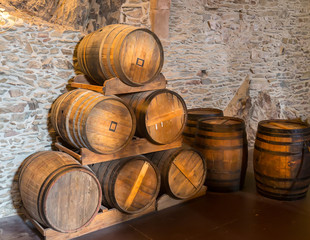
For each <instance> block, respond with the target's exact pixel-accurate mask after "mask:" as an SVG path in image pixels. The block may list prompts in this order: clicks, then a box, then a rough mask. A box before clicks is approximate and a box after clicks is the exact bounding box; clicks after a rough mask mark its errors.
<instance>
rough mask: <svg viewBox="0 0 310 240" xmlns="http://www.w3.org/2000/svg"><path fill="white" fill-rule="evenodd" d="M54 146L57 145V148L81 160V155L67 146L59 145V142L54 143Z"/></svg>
mask: <svg viewBox="0 0 310 240" xmlns="http://www.w3.org/2000/svg"><path fill="white" fill-rule="evenodd" d="M55 147H57V148H58V149H59V150H61V151H63V152H65V153H68V154H69V155H71V156H72V157H74V158H75V159H77V160H79V161H80V160H81V155H79V154H77V153H75V152H73V151H72V150H70V149H69V148H66V147H64V146H63V145H61V144H60V143H55Z"/></svg>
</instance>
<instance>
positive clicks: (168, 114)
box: [120, 89, 187, 144]
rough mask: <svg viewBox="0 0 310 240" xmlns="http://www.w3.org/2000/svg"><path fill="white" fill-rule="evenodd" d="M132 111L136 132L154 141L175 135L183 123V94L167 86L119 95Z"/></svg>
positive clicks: (162, 140) (171, 138)
mask: <svg viewBox="0 0 310 240" xmlns="http://www.w3.org/2000/svg"><path fill="white" fill-rule="evenodd" d="M120 97H121V98H122V99H123V100H124V101H125V102H126V103H127V104H128V105H129V106H131V107H132V108H133V110H134V112H135V115H136V120H137V131H136V135H137V136H139V137H144V138H146V139H147V140H149V141H150V142H153V143H155V144H168V143H171V142H173V141H175V140H176V139H177V138H179V137H180V136H181V134H182V132H183V129H184V127H185V123H186V119H187V109H186V105H185V102H184V100H183V98H182V97H181V96H180V95H179V94H177V93H176V92H173V91H170V90H168V89H160V90H155V91H147V92H140V93H133V94H126V95H121V96H120Z"/></svg>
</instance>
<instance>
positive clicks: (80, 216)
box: [19, 151, 101, 232]
mask: <svg viewBox="0 0 310 240" xmlns="http://www.w3.org/2000/svg"><path fill="white" fill-rule="evenodd" d="M19 189H20V194H21V199H22V202H23V206H24V208H25V209H26V211H27V212H28V214H29V215H30V216H31V217H32V218H33V219H35V220H36V221H37V222H39V223H41V224H42V225H44V226H46V227H51V228H53V229H54V230H56V231H60V232H74V231H77V230H79V229H81V228H83V227H84V226H86V225H87V224H89V223H90V222H91V220H92V219H93V218H94V217H95V215H96V214H97V212H98V210H99V207H100V205H101V188H100V184H99V182H98V180H97V178H96V176H95V175H94V174H93V173H92V172H91V171H90V170H89V169H87V168H85V167H83V166H81V165H80V164H79V163H78V162H77V161H76V160H75V159H74V158H72V157H71V156H69V155H68V154H65V153H62V152H53V151H43V152H37V153H34V154H32V155H30V156H29V157H28V158H26V160H25V161H24V162H23V164H22V166H21V170H20V174H19Z"/></svg>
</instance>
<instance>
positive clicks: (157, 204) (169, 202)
mask: <svg viewBox="0 0 310 240" xmlns="http://www.w3.org/2000/svg"><path fill="white" fill-rule="evenodd" d="M70 85H71V87H74V88H83V89H88V90H92V91H96V92H99V93H102V94H104V95H116V94H125V93H134V92H143V91H149V90H157V89H165V88H166V79H165V77H164V76H163V74H159V76H158V77H157V78H156V79H154V80H153V81H152V82H151V83H148V84H146V85H143V86H138V87H131V86H128V85H126V84H124V83H123V82H122V81H120V79H118V78H112V79H109V80H106V81H105V82H104V84H103V86H99V85H94V84H93V83H92V82H91V80H89V79H87V77H86V76H84V75H78V76H76V77H75V78H74V79H73V82H71V83H70ZM182 144H183V143H182V137H180V138H179V139H177V140H176V141H174V142H172V143H170V144H166V145H157V144H153V143H151V142H149V141H147V139H145V138H136V137H135V138H133V139H132V140H131V141H130V143H129V144H128V145H127V146H126V147H124V148H123V149H121V150H120V151H118V152H116V153H113V154H98V153H95V152H92V151H90V150H88V149H87V148H80V149H77V150H72V148H71V147H69V146H67V144H66V143H64V142H62V140H61V138H60V137H57V138H56V143H55V146H56V147H57V148H58V149H59V150H60V151H63V152H66V153H67V154H69V155H71V156H72V157H74V158H75V159H77V160H78V161H79V162H80V163H81V165H90V164H95V163H100V162H106V161H113V160H116V159H120V158H124V157H131V156H136V155H141V154H147V153H152V152H158V151H163V150H169V149H173V148H179V147H181V146H182ZM206 191H207V187H206V186H203V187H202V188H201V189H200V191H199V192H198V193H196V194H195V195H194V196H192V197H191V198H188V199H185V200H177V199H173V198H171V197H170V196H169V195H167V194H163V195H161V196H158V197H157V199H156V201H154V203H152V205H151V206H150V207H148V208H147V209H145V210H144V211H143V212H140V213H137V214H126V213H122V212H120V211H119V210H117V209H115V208H112V209H108V208H106V207H104V206H101V208H100V210H99V212H98V213H97V215H96V216H95V218H94V219H93V220H92V221H91V222H90V224H89V225H88V226H86V227H84V228H83V229H81V230H79V231H76V232H73V233H61V232H58V231H55V230H53V229H51V228H45V227H43V226H42V225H41V224H40V223H38V222H37V221H36V220H34V219H32V218H31V217H30V216H29V215H28V214H27V212H26V211H24V212H25V215H26V217H27V218H28V219H29V220H30V221H31V223H32V224H33V225H34V226H35V227H36V228H37V230H38V231H39V232H40V233H41V235H42V236H43V237H44V239H46V240H62V239H72V238H75V237H79V236H82V235H85V234H88V233H91V232H94V231H98V230H101V229H104V228H107V227H110V226H113V225H116V224H118V223H122V222H126V221H128V220H132V219H135V218H138V217H141V216H144V215H146V214H150V213H154V212H158V211H161V210H163V209H166V208H169V207H172V206H176V205H178V204H181V203H184V202H186V201H189V200H192V199H194V198H198V197H201V196H203V195H205V194H206Z"/></svg>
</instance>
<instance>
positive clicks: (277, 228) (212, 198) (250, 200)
mask: <svg viewBox="0 0 310 240" xmlns="http://www.w3.org/2000/svg"><path fill="white" fill-rule="evenodd" d="M0 239H1V240H15V239H19V240H28V239H35V240H36V239H42V238H41V237H40V234H39V233H38V232H37V231H36V229H34V227H33V226H32V225H31V223H30V222H24V221H23V220H22V218H20V217H19V216H13V217H8V218H3V219H0ZM77 239H78V240H97V239H98V240H99V239H100V240H101V239H104V240H123V239H125V240H131V239H132V240H140V239H141V240H146V239H154V240H165V239H167V240H168V239H169V240H174V239H175V240H185V239H189V240H198V239H208V240H226V239H227V240H228V239H229V240H239V239H240V240H269V239H274V240H277V239H281V240H309V239H310V196H308V197H306V198H305V199H302V200H297V201H290V202H284V201H277V200H272V199H268V198H265V197H262V196H260V195H258V194H257V193H256V190H255V182H254V176H253V171H252V166H251V164H250V166H249V170H248V173H247V178H246V184H245V188H244V189H243V190H242V191H240V192H235V193H225V194H224V193H222V194H221V193H211V192H208V193H207V195H206V196H204V197H201V198H198V199H194V200H192V201H189V202H187V203H184V204H181V205H178V206H175V207H171V208H169V209H166V210H162V211H160V212H157V213H151V214H149V215H146V216H143V217H140V218H138V219H134V220H131V221H128V222H126V223H122V224H118V225H115V226H112V227H110V228H107V229H104V230H100V231H97V232H94V233H91V234H88V235H84V236H82V237H80V238H77Z"/></svg>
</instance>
